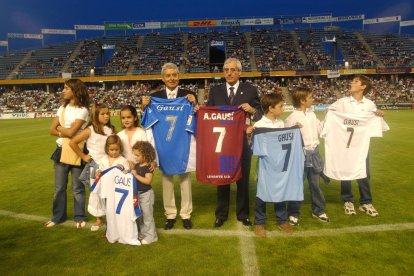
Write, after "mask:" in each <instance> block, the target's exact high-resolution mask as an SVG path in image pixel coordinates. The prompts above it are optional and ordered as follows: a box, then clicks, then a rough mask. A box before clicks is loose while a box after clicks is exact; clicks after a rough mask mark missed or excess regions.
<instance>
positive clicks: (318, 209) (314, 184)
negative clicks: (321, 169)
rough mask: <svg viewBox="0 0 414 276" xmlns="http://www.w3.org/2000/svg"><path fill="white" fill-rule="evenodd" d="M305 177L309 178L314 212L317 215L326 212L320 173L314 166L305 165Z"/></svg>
mask: <svg viewBox="0 0 414 276" xmlns="http://www.w3.org/2000/svg"><path fill="white" fill-rule="evenodd" d="M303 178H304V179H305V178H307V179H308V183H309V191H310V198H311V203H312V213H314V214H315V215H317V216H319V215H322V214H323V213H325V206H326V201H325V197H324V196H323V193H322V191H321V188H320V187H319V178H320V175H319V173H316V172H315V171H314V169H313V168H312V167H305V169H304V176H303Z"/></svg>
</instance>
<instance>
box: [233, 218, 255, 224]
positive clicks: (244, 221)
mask: <svg viewBox="0 0 414 276" xmlns="http://www.w3.org/2000/svg"><path fill="white" fill-rule="evenodd" d="M237 220H238V221H241V222H242V223H243V225H244V226H252V225H253V224H252V222H251V221H250V219H248V218H244V219H237Z"/></svg>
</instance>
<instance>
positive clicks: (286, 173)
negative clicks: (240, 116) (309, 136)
mask: <svg viewBox="0 0 414 276" xmlns="http://www.w3.org/2000/svg"><path fill="white" fill-rule="evenodd" d="M252 139H253V144H252V148H253V154H254V155H257V156H258V180H257V194H256V196H257V197H258V198H260V199H261V200H263V201H264V202H283V201H302V200H303V166H304V154H303V142H302V135H301V133H300V129H299V128H298V127H292V128H257V129H255V131H254V135H253V138H252Z"/></svg>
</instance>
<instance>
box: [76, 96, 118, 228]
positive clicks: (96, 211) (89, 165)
mask: <svg viewBox="0 0 414 276" xmlns="http://www.w3.org/2000/svg"><path fill="white" fill-rule="evenodd" d="M113 133H115V127H114V126H113V125H112V124H111V120H110V116H109V109H108V107H107V106H106V105H105V104H103V103H98V104H93V106H92V111H91V120H90V121H89V125H88V127H87V128H85V129H84V130H82V132H80V133H79V134H78V135H76V136H75V137H74V138H73V139H72V140H71V142H70V146H71V147H72V149H73V151H74V152H76V154H77V155H78V156H79V157H80V158H82V160H83V161H85V162H86V166H85V168H84V169H83V171H82V173H81V175H80V176H79V180H80V181H81V182H82V183H83V184H85V185H86V186H89V185H90V183H91V179H94V178H95V172H94V171H95V170H96V169H98V162H99V160H100V159H102V158H104V157H105V142H106V138H107V136H108V135H111V134H113ZM83 141H86V148H87V149H88V151H89V152H88V154H86V153H84V152H83V151H82V150H81V149H80V148H79V146H78V144H79V143H81V142H83ZM88 212H89V213H90V214H91V215H93V216H94V217H95V218H96V222H95V223H94V224H93V225H92V227H91V231H98V230H99V228H100V227H101V226H102V224H103V222H102V219H101V217H102V216H104V215H105V202H104V201H103V200H102V199H100V198H99V197H98V196H97V195H96V194H93V193H91V194H90V195H89V202H88Z"/></svg>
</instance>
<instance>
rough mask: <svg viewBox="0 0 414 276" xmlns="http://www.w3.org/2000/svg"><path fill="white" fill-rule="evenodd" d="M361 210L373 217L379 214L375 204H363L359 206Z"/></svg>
mask: <svg viewBox="0 0 414 276" xmlns="http://www.w3.org/2000/svg"><path fill="white" fill-rule="evenodd" d="M359 210H360V211H361V212H364V213H365V214H367V215H368V216H371V217H376V216H378V215H379V214H378V212H377V210H375V208H374V206H372V204H361V205H360V206H359Z"/></svg>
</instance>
